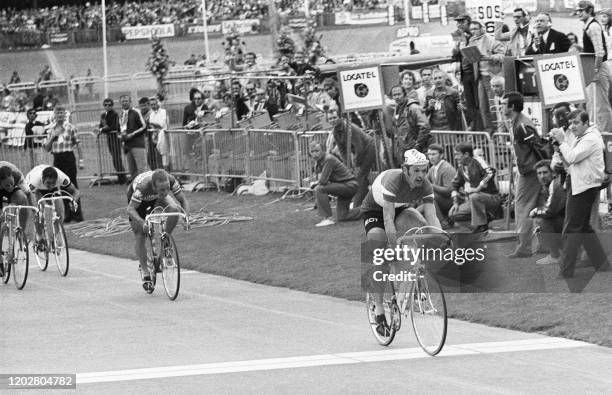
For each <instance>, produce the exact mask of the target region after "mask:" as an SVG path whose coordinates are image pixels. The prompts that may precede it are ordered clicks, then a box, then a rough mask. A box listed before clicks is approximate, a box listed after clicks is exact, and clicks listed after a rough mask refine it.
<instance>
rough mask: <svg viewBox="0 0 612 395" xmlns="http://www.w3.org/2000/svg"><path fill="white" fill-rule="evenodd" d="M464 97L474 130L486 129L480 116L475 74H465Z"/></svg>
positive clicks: (462, 80)
mask: <svg viewBox="0 0 612 395" xmlns="http://www.w3.org/2000/svg"><path fill="white" fill-rule="evenodd" d="M461 82H462V83H463V98H464V99H465V109H466V112H467V115H468V117H469V118H470V119H469V122H470V126H471V127H472V130H473V131H482V130H484V125H483V123H482V117H481V116H480V106H479V102H478V82H477V81H476V77H475V76H474V74H463V77H462V78H461Z"/></svg>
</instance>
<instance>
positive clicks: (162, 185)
mask: <svg viewBox="0 0 612 395" xmlns="http://www.w3.org/2000/svg"><path fill="white" fill-rule="evenodd" d="M170 194H172V196H173V197H174V199H173V198H172V197H171V196H170ZM127 198H128V203H129V204H128V208H127V211H128V216H129V219H130V225H131V227H132V232H134V236H135V237H136V255H138V261H139V263H140V268H141V269H142V272H143V274H144V275H143V284H142V286H143V287H144V288H145V290H148V289H149V288H150V287H151V286H152V285H153V284H152V281H151V277H150V276H149V274H148V269H147V253H146V250H145V234H147V233H148V232H149V229H148V227H147V226H146V224H145V220H144V218H145V217H146V216H147V214H148V213H149V212H150V211H151V210H152V209H153V208H154V207H163V208H165V211H166V212H171V213H176V212H179V211H180V208H182V209H183V211H184V212H185V214H188V213H189V205H188V204H187V201H186V200H185V195H183V192H182V188H181V185H180V184H179V182H178V181H177V180H176V178H174V177H173V176H172V175H170V174H168V173H167V172H166V171H165V170H163V169H157V170H153V171H147V172H144V173H141V174H139V175H138V176H136V178H135V179H134V181H133V182H132V184H131V185H130V186H129V187H128V191H127ZM177 202H178V204H177ZM179 204H180V208H179ZM177 222H178V218H176V217H169V218H168V219H167V221H166V231H167V232H168V233H172V230H174V227H175V226H176V224H177Z"/></svg>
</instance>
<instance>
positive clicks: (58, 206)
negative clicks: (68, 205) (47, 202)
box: [53, 200, 66, 223]
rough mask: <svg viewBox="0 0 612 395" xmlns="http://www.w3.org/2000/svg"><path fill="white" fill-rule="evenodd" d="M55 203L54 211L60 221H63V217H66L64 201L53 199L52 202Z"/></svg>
mask: <svg viewBox="0 0 612 395" xmlns="http://www.w3.org/2000/svg"><path fill="white" fill-rule="evenodd" d="M53 204H55V213H56V214H57V216H58V217H59V220H60V223H63V222H64V218H66V215H65V210H64V201H63V200H55V201H54V202H53Z"/></svg>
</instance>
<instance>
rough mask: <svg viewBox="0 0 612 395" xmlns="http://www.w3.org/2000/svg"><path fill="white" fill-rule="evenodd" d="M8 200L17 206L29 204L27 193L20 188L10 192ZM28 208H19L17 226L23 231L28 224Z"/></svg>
mask: <svg viewBox="0 0 612 395" xmlns="http://www.w3.org/2000/svg"><path fill="white" fill-rule="evenodd" d="M9 201H10V202H11V203H12V204H14V205H17V206H27V205H29V204H30V200H29V199H28V195H27V194H26V193H25V192H24V191H22V190H21V189H16V190H14V191H13V193H12V194H11V198H10V199H9ZM28 216H29V212H28V210H19V226H20V227H21V229H23V230H24V231H25V230H26V226H27V224H28Z"/></svg>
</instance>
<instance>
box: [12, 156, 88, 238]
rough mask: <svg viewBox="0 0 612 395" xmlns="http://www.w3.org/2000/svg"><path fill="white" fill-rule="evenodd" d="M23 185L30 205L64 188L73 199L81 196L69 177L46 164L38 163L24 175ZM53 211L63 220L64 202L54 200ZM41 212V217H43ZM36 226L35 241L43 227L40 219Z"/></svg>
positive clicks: (39, 236)
mask: <svg viewBox="0 0 612 395" xmlns="http://www.w3.org/2000/svg"><path fill="white" fill-rule="evenodd" d="M24 183H25V185H26V186H27V187H28V188H29V190H30V193H31V194H30V198H31V200H32V203H31V204H32V206H36V205H37V203H38V201H39V200H40V198H42V197H43V196H44V195H47V194H50V193H53V192H56V191H60V190H64V191H66V192H68V193H70V194H71V195H72V197H73V199H74V201H75V202H76V201H78V200H79V198H80V197H81V193H80V192H79V190H78V189H76V188H75V187H74V185H73V184H72V183H71V182H70V178H69V177H68V176H67V175H66V174H65V173H64V172H63V171H61V170H59V169H58V168H56V167H53V166H48V165H38V166H36V167H34V168H33V169H32V170H30V172H29V173H28V174H27V175H26V176H25V181H24ZM54 203H55V212H56V213H57V216H58V217H59V218H60V221H63V220H64V204H63V203H62V201H61V200H56V201H55V202H54ZM42 215H44V213H41V219H42V218H43V217H42ZM35 227H36V242H37V243H38V242H39V241H40V240H41V239H42V234H43V232H44V228H43V226H42V222H41V221H36V222H35Z"/></svg>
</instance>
